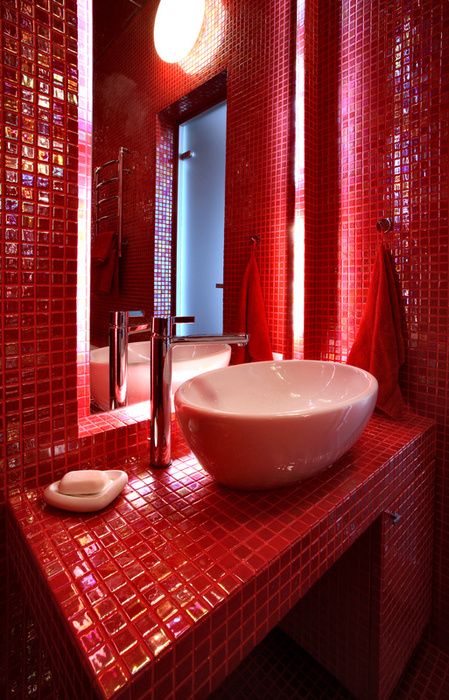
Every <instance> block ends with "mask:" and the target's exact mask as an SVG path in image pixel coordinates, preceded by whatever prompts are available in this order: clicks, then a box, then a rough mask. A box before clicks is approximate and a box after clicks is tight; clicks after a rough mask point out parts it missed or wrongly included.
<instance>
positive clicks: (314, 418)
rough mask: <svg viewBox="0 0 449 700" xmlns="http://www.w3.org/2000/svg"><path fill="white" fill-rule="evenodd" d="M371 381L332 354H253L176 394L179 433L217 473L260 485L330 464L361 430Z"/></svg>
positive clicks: (372, 393)
mask: <svg viewBox="0 0 449 700" xmlns="http://www.w3.org/2000/svg"><path fill="white" fill-rule="evenodd" d="M376 398H377V381H376V379H375V378H374V377H373V376H372V375H371V374H369V373H368V372H365V371H363V370H361V369H359V368H357V367H352V366H350V365H343V364H338V363H336V362H319V361H313V360H285V361H283V362H254V363H252V364H245V365H237V366H234V367H226V368H225V369H218V370H216V371H215V372H209V373H208V374H206V375H203V376H202V377H195V378H193V379H190V380H189V381H188V382H186V383H185V384H183V385H182V386H181V387H180V389H179V390H178V391H177V393H176V395H175V406H176V414H177V417H178V420H179V423H180V425H181V429H182V432H183V433H184V437H185V438H186V440H187V442H188V443H189V445H190V447H191V449H192V450H193V452H194V453H195V455H196V456H197V458H198V460H199V462H200V463H201V464H202V466H203V467H204V468H205V469H206V471H208V472H209V473H210V474H211V475H212V476H213V477H215V479H216V480H217V481H219V482H220V483H222V484H224V485H225V486H230V487H233V488H240V489H263V488H271V487H274V486H282V485H285V484H289V483H292V482H296V481H301V480H303V479H306V478H307V477H309V476H313V475H314V474H317V473H318V472H320V471H322V470H323V469H325V468H326V467H329V466H330V465H331V464H333V462H335V461H336V460H337V459H338V458H339V457H341V455H343V454H344V453H345V452H346V451H347V450H349V449H350V447H352V445H353V444H354V443H355V441H356V440H357V439H358V438H359V437H360V435H361V434H362V432H363V429H364V428H365V426H366V424H367V422H368V420H369V418H370V417H371V414H372V412H373V410H374V406H375V404H376Z"/></svg>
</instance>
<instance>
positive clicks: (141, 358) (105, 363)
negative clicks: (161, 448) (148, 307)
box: [90, 341, 231, 411]
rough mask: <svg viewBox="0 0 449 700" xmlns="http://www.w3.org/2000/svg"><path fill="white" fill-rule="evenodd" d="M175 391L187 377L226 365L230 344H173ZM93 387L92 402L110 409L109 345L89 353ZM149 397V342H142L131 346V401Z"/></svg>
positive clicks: (133, 402) (129, 375) (129, 366)
mask: <svg viewBox="0 0 449 700" xmlns="http://www.w3.org/2000/svg"><path fill="white" fill-rule="evenodd" d="M171 352H172V353H173V358H172V363H173V364H172V393H173V394H174V392H175V391H176V389H177V388H178V387H179V386H180V385H181V384H182V383H183V382H185V381H186V380H187V379H190V378H191V377H195V376H196V375H197V374H200V373H201V372H208V371H210V370H214V369H218V368H220V367H226V366H227V365H228V364H229V360H230V357H231V346H230V345H227V344H226V343H204V344H198V345H195V344H194V343H192V344H190V343H186V344H185V345H182V344H181V345H174V346H172V350H171ZM90 389H91V395H92V399H93V401H94V402H95V403H96V404H97V406H98V407H99V408H101V409H102V410H103V411H107V410H109V348H108V347H104V348H96V349H95V350H92V351H91V353H90ZM149 400H150V343H149V341H140V342H137V343H129V345H128V404H135V403H139V402H140V401H149Z"/></svg>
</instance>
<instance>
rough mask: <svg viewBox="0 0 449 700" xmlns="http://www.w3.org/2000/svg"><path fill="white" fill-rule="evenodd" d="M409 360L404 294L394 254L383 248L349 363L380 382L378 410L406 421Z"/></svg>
mask: <svg viewBox="0 0 449 700" xmlns="http://www.w3.org/2000/svg"><path fill="white" fill-rule="evenodd" d="M404 361H405V339H404V333H403V326H402V315H401V306H400V294H399V289H398V285H397V283H396V278H395V272H394V268H393V263H392V260H391V257H390V254H389V253H388V252H387V251H386V249H385V247H384V245H383V243H381V244H380V245H379V248H378V250H377V255H376V261H375V263H374V269H373V273H372V278H371V283H370V287H369V290H368V298H367V300H366V306H365V310H364V312H363V316H362V320H361V323H360V328H359V332H358V334H357V337H356V339H355V342H354V345H353V346H352V350H351V352H350V353H349V357H348V364H349V365H355V366H356V367H360V368H361V369H365V370H367V371H368V372H371V374H373V375H374V376H375V377H376V379H377V381H378V382H379V394H378V397H377V408H380V409H381V410H382V411H383V412H384V413H386V414H387V415H388V416H390V417H391V418H397V419H398V418H404V416H405V415H406V412H407V407H406V405H405V403H404V399H403V398H402V394H401V390H400V388H399V369H400V368H401V367H402V365H403V364H404Z"/></svg>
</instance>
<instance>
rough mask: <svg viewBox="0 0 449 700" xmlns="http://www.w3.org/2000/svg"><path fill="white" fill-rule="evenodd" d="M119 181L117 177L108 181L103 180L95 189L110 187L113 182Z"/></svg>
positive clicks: (109, 178)
mask: <svg viewBox="0 0 449 700" xmlns="http://www.w3.org/2000/svg"><path fill="white" fill-rule="evenodd" d="M117 181H118V176H115V177H108V178H107V179H106V180H102V181H101V182H98V183H97V184H96V185H95V187H96V188H97V190H98V189H100V187H104V186H105V185H109V184H110V183H111V182H117Z"/></svg>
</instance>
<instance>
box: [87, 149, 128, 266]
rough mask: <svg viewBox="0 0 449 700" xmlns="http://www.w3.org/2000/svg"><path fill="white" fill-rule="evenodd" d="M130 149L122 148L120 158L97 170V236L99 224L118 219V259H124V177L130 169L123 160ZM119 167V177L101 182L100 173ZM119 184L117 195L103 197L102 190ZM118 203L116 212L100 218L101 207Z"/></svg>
mask: <svg viewBox="0 0 449 700" xmlns="http://www.w3.org/2000/svg"><path fill="white" fill-rule="evenodd" d="M127 152H128V149H127V148H125V147H124V146H120V148H119V152H118V158H114V159H112V160H108V161H106V162H105V163H102V164H101V165H99V166H98V167H97V168H95V234H98V232H99V224H100V222H101V221H107V220H108V219H116V221H117V248H118V257H119V258H121V257H122V248H123V243H124V241H123V176H124V174H125V173H129V172H130V171H129V170H128V169H125V168H124V166H123V160H124V155H125V153H127ZM113 165H115V166H117V175H112V174H111V177H107V178H105V179H103V180H100V173H101V172H102V171H103V170H104V169H105V168H107V167H109V166H113ZM114 182H116V183H117V194H113V195H107V196H106V197H101V189H102V187H105V186H106V185H111V184H112V183H114ZM114 200H116V201H117V210H116V212H110V213H108V214H103V215H101V216H100V210H101V206H102V205H103V204H106V203H107V202H113V201H114Z"/></svg>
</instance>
